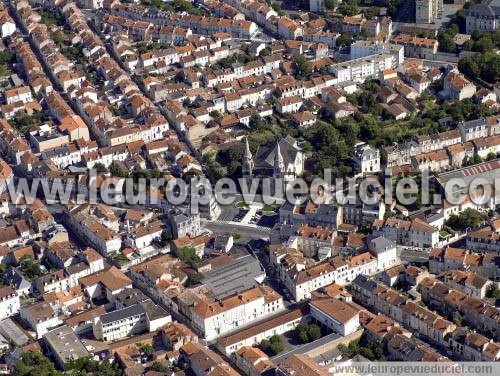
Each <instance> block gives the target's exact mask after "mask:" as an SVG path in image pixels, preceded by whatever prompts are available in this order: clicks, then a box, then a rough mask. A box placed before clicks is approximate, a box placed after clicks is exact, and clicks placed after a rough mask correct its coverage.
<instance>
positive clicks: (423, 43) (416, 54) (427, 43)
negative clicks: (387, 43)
mask: <svg viewBox="0 0 500 376" xmlns="http://www.w3.org/2000/svg"><path fill="white" fill-rule="evenodd" d="M391 43H395V44H399V45H401V46H404V53H405V56H406V57H413V58H418V59H431V60H432V59H433V58H434V55H435V54H436V53H437V49H438V41H437V40H435V39H430V38H419V37H414V36H411V35H407V34H399V35H396V36H395V37H393V38H392V39H391Z"/></svg>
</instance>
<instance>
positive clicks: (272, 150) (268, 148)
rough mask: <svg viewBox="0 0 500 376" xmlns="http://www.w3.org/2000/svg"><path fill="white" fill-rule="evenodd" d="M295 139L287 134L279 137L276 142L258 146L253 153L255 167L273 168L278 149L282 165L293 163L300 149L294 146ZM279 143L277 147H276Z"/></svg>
mask: <svg viewBox="0 0 500 376" xmlns="http://www.w3.org/2000/svg"><path fill="white" fill-rule="evenodd" d="M296 143H297V142H296V141H295V139H294V138H293V137H290V136H287V137H285V138H282V139H280V140H279V141H278V142H277V143H276V142H273V143H269V144H266V145H263V146H261V147H259V149H258V150H257V153H256V155H255V168H256V169H273V168H274V161H275V158H276V151H277V150H278V149H279V150H280V152H281V156H282V158H283V164H284V166H285V167H286V166H288V165H289V164H290V163H294V162H295V159H296V157H297V153H298V152H299V151H300V149H299V148H298V147H297V146H296ZM278 144H279V147H278Z"/></svg>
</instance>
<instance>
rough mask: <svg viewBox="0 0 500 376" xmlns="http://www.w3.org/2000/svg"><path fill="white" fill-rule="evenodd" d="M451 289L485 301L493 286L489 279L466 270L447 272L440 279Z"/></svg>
mask: <svg viewBox="0 0 500 376" xmlns="http://www.w3.org/2000/svg"><path fill="white" fill-rule="evenodd" d="M438 278H439V279H440V280H441V281H443V282H444V283H446V284H447V285H449V286H450V287H451V288H454V289H456V290H460V291H462V292H463V293H465V294H467V295H470V296H473V297H475V298H478V299H483V298H484V297H485V296H486V292H487V290H488V288H489V286H490V284H491V281H490V280H489V279H488V278H484V277H482V276H480V275H479V274H475V273H472V272H469V271H465V270H447V271H445V272H443V273H441V274H440V275H439V277H438Z"/></svg>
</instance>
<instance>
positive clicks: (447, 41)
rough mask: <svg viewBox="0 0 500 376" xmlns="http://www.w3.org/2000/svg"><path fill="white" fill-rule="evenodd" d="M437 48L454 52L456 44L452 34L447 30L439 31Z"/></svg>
mask: <svg viewBox="0 0 500 376" xmlns="http://www.w3.org/2000/svg"><path fill="white" fill-rule="evenodd" d="M438 42H439V50H440V51H443V52H455V50H456V44H455V42H454V41H453V36H452V35H450V33H448V32H440V33H439V35H438Z"/></svg>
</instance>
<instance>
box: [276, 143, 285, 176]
mask: <svg viewBox="0 0 500 376" xmlns="http://www.w3.org/2000/svg"><path fill="white" fill-rule="evenodd" d="M284 169H285V162H283V155H281V148H280V143H279V141H278V142H276V152H275V154H274V177H275V178H279V177H281V176H282V175H283V172H284V171H283V170H284Z"/></svg>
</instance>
